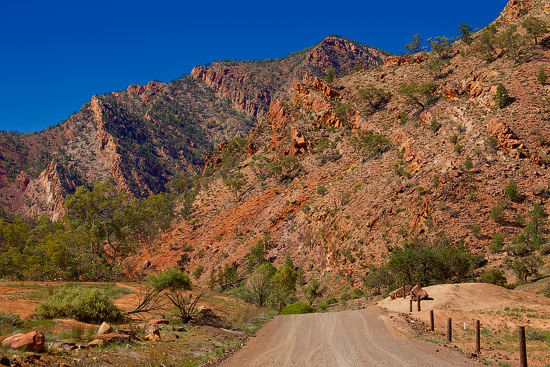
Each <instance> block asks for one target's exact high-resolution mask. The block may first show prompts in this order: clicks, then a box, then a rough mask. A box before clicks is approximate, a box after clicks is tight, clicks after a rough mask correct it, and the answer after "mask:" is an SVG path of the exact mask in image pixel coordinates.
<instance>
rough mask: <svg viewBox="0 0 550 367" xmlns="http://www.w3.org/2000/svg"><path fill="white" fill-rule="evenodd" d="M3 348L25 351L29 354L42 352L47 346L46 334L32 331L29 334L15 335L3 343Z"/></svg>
mask: <svg viewBox="0 0 550 367" xmlns="http://www.w3.org/2000/svg"><path fill="white" fill-rule="evenodd" d="M2 346H3V347H8V348H11V349H23V350H26V351H29V352H42V351H43V350H44V348H45V346H46V338H45V337H44V334H42V333H39V332H37V331H31V332H30V333H27V334H20V333H19V334H15V335H12V336H9V337H7V338H6V339H4V340H3V341H2Z"/></svg>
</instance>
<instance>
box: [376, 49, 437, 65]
mask: <svg viewBox="0 0 550 367" xmlns="http://www.w3.org/2000/svg"><path fill="white" fill-rule="evenodd" d="M428 57H429V55H428V54H427V53H426V52H419V53H416V54H414V55H413V56H412V57H411V55H405V56H389V57H388V58H386V59H385V60H384V65H387V66H401V65H408V64H411V63H415V64H422V63H423V62H424V61H426V60H427V59H428Z"/></svg>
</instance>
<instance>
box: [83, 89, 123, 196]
mask: <svg viewBox="0 0 550 367" xmlns="http://www.w3.org/2000/svg"><path fill="white" fill-rule="evenodd" d="M103 108H104V107H103V103H102V101H101V100H99V98H97V97H96V96H94V97H93V98H92V101H91V109H92V111H93V113H94V115H93V116H94V120H95V123H96V126H97V143H98V146H99V154H101V156H102V157H103V158H104V159H105V162H106V163H107V166H108V167H109V169H110V171H111V174H112V176H113V178H114V180H115V183H116V187H117V190H118V191H124V192H131V190H130V188H129V187H128V185H127V184H126V179H125V176H124V174H123V172H122V164H121V163H122V157H121V155H120V154H119V153H118V152H117V146H116V144H115V139H114V137H113V136H112V135H111V134H109V133H108V132H107V131H106V129H105V121H104V119H103Z"/></svg>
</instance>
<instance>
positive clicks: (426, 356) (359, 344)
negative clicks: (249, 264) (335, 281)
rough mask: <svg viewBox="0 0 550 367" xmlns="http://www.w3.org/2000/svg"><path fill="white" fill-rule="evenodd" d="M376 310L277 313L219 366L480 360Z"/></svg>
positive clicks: (438, 366)
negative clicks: (412, 333)
mask: <svg viewBox="0 0 550 367" xmlns="http://www.w3.org/2000/svg"><path fill="white" fill-rule="evenodd" d="M480 365H481V364H480V363H478V362H475V361H472V360H469V359H467V358H465V357H464V356H461V355H459V354H456V353H454V352H452V351H450V350H448V349H447V348H444V347H441V346H438V345H436V344H432V343H428V342H424V341H422V340H418V339H414V338H411V337H410V336H409V335H408V333H407V332H406V330H404V329H403V327H402V326H400V324H399V323H397V322H395V321H393V320H390V319H389V318H388V317H387V316H385V315H384V314H383V313H381V312H379V311H371V310H358V311H345V312H333V313H320V314H307V315H291V316H277V317H275V318H274V319H273V320H272V321H270V322H269V323H268V324H267V325H265V326H264V327H263V328H261V329H260V330H259V332H258V333H257V334H256V336H255V337H253V338H251V339H250V340H249V341H248V342H247V344H246V345H245V346H244V347H243V348H242V349H241V350H239V351H238V352H237V353H235V354H234V355H233V356H231V357H230V358H228V359H226V360H225V361H223V362H221V363H220V365H219V366H220V367H266V366H281V367H282V366H284V367H291V366H292V367H324V366H327V367H329V366H330V367H335V366H342V367H359V366H361V367H368V366H415V367H418V366H422V367H430V366H433V367H442V366H457V367H461V366H480Z"/></svg>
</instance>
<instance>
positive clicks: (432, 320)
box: [430, 310, 435, 331]
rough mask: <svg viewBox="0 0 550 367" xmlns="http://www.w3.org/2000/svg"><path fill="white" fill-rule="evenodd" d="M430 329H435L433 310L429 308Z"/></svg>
mask: <svg viewBox="0 0 550 367" xmlns="http://www.w3.org/2000/svg"><path fill="white" fill-rule="evenodd" d="M430 330H431V331H434V330H435V323H434V310H430Z"/></svg>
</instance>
